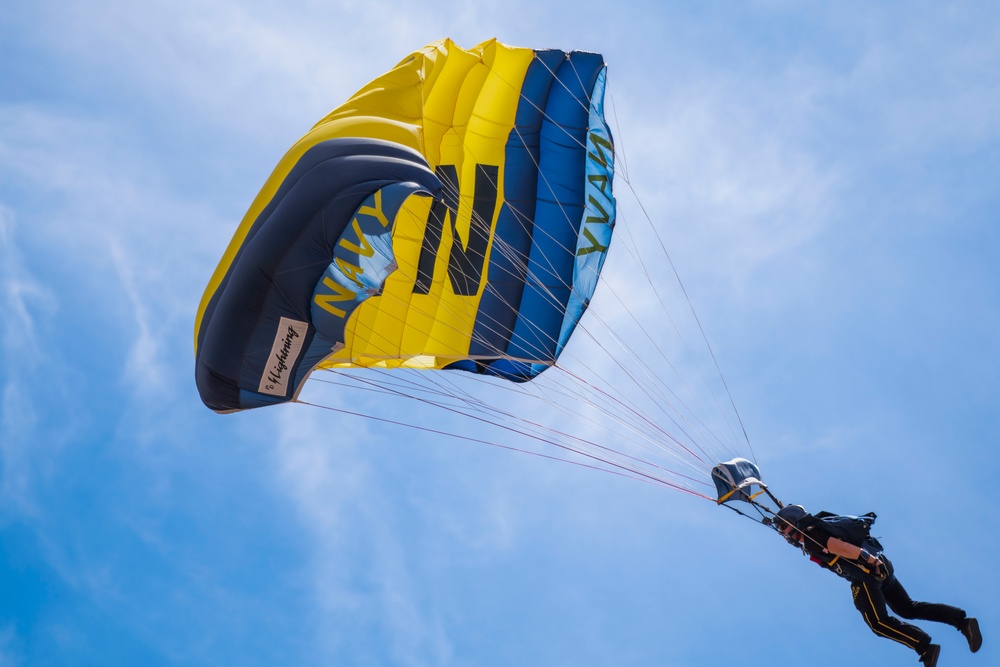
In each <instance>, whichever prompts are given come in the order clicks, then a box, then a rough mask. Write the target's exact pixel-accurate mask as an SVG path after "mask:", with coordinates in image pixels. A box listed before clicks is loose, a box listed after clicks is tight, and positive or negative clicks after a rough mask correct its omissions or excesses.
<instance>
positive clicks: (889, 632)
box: [798, 515, 966, 654]
mask: <svg viewBox="0 0 1000 667" xmlns="http://www.w3.org/2000/svg"><path fill="white" fill-rule="evenodd" d="M812 519H813V517H812V516H811V515H807V516H805V517H803V519H802V520H801V521H800V522H799V525H798V527H799V530H800V531H801V532H802V535H803V539H804V541H803V544H802V547H803V549H804V550H805V551H806V552H807V553H808V555H809V556H810V559H811V560H812V561H813V562H814V563H818V564H819V565H821V566H822V567H824V568H826V569H828V570H832V571H834V572H835V573H836V574H838V575H840V576H842V577H844V578H845V579H847V580H849V581H850V582H851V594H852V595H853V596H854V606H855V607H856V608H857V610H858V611H860V612H861V615H862V616H863V617H864V619H865V623H867V624H868V627H869V628H871V630H872V632H874V633H875V634H877V635H878V636H880V637H887V638H889V639H892V640H894V641H897V642H899V643H900V644H905V645H906V646H909V647H910V648H912V649H913V650H915V651H916V652H917V653H918V654H923V652H924V651H926V650H927V647H928V646H929V645H930V643H931V637H930V635H928V634H927V633H926V632H924V631H923V630H921V629H920V628H918V627H917V626H915V625H911V624H909V623H904V622H903V621H901V620H899V619H898V618H896V617H895V616H891V615H890V614H889V612H888V611H887V610H886V606H887V605H888V608H889V609H891V610H892V611H894V612H895V613H896V614H898V615H899V616H901V617H903V618H905V619H909V620H912V619H921V620H926V621H937V622H938V623H947V624H948V625H950V626H952V627H954V628H957V629H959V630H961V629H962V623H963V621H965V617H966V614H965V611H963V610H961V609H959V608H958V607H952V606H950V605H946V604H939V603H936V602H914V601H913V600H912V599H911V598H910V596H909V594H908V593H907V592H906V589H905V588H903V585H902V584H901V583H899V580H898V579H896V576H895V573H894V570H893V567H892V563H891V562H890V561H889V560H888V559H887V558H886V557H885V556H884V555H882V554H881V553H878V555H879V557H880V558H881V559H882V562H883V563H885V567H886V572H887V576H886V578H885V579H884V580H882V581H879V580H878V579H876V578H875V577H874V576H873V575H872V574H870V573H866V572H865V571H864V570H863V569H862V568H861V567H859V565H860V564H859V563H858V562H856V561H851V560H847V559H844V558H840V557H837V556H834V555H833V554H830V553H827V552H825V547H826V544H827V540H829V539H830V537H832V535H830V533H829V532H827V531H826V530H825V529H824V528H823V526H822V524H820V523H819V522H815V521H812ZM876 544H877V543H876ZM866 546H867V545H866ZM870 551H871V552H872V553H873V554H874V553H876V551H877V549H870Z"/></svg>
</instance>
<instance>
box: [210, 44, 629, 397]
mask: <svg viewBox="0 0 1000 667" xmlns="http://www.w3.org/2000/svg"><path fill="white" fill-rule="evenodd" d="M605 76H606V68H605V65H604V61H603V58H602V57H601V56H600V55H598V54H594V53H585V52H579V51H573V52H568V53H567V52H563V51H556V50H532V49H527V48H514V47H509V46H505V45H503V44H501V43H499V42H497V41H496V40H491V41H488V42H484V43H482V44H480V45H478V46H476V47H474V48H472V49H470V50H465V49H461V48H459V47H457V46H455V44H454V43H452V42H451V41H450V40H444V41H441V42H437V43H434V44H431V45H429V46H427V47H426V48H424V49H422V50H420V51H417V52H416V53H413V54H412V55H410V56H408V57H407V58H405V59H404V60H403V61H402V62H400V63H399V64H398V65H397V66H396V67H395V68H394V69H393V70H391V71H390V72H388V73H387V74H385V75H383V76H381V77H379V78H378V79H375V80H374V81H372V82H371V83H369V84H368V85H367V86H365V87H364V88H362V89H361V90H360V91H358V93H357V94H355V95H354V96H353V97H351V98H350V99H349V100H348V101H347V102H345V103H344V104H343V105H341V106H340V107H338V108H336V109H335V110H334V111H332V112H331V113H330V114H329V115H327V116H326V117H325V118H323V119H322V120H321V121H319V123H317V124H316V125H315V126H314V127H313V128H312V130H310V131H309V132H308V133H307V134H306V135H305V136H304V137H303V138H302V139H300V140H299V141H298V143H296V144H295V145H294V146H293V147H292V148H291V149H290V150H289V151H288V153H287V154H286V155H285V157H284V158H283V159H282V160H281V161H280V162H279V163H278V165H277V167H276V168H275V170H274V172H273V173H272V174H271V176H270V178H269V179H268V180H267V182H266V183H265V184H264V187H263V188H262V189H261V191H260V193H259V194H258V195H257V197H256V199H255V200H254V202H253V204H252V205H251V207H250V209H249V210H248V211H247V213H246V216H245V217H244V218H243V221H242V223H241V224H240V226H239V228H238V229H237V231H236V234H235V236H234V237H233V239H232V241H231V242H230V245H229V247H228V249H227V250H226V253H225V255H224V256H223V258H222V260H221V262H220V263H219V266H218V267H217V268H216V270H215V273H214V275H213V276H212V278H211V281H210V282H209V284H208V287H207V288H206V290H205V294H204V296H203V298H202V301H201V305H200V307H199V309H198V315H197V320H196V323H195V357H196V372H195V375H196V380H197V384H198V389H199V392H200V393H201V397H202V400H203V401H204V402H205V404H206V405H208V406H209V407H210V408H212V409H214V410H216V411H219V412H229V411H235V410H241V409H246V408H254V407H260V406H264V405H269V404H274V403H280V402H283V401H287V400H290V399H293V398H294V397H295V396H297V394H298V391H299V390H300V389H301V387H302V384H303V382H304V381H305V379H306V378H307V377H308V375H309V373H310V372H312V370H314V369H315V368H316V367H318V366H319V367H329V368H348V367H372V366H378V367H383V368H395V367H408V368H425V369H462V370H467V371H474V372H478V373H484V374H490V375H495V376H499V377H503V378H506V379H510V380H515V381H524V380H530V379H531V378H533V377H535V376H536V375H538V374H539V373H541V372H542V371H544V370H545V369H546V368H548V367H550V366H551V365H553V364H554V363H555V362H556V359H557V358H558V356H559V354H560V352H561V351H562V349H563V347H564V346H565V345H566V343H567V341H568V339H569V337H570V335H571V334H572V332H573V330H574V328H575V327H576V325H577V323H578V321H579V319H580V317H581V316H582V314H583V312H584V311H585V310H586V308H587V306H588V304H589V301H590V299H591V297H592V296H593V293H594V290H595V288H596V285H597V279H598V275H599V273H600V270H601V267H602V265H603V263H604V259H605V255H606V252H607V249H608V245H609V243H610V240H611V234H612V228H613V225H614V220H615V201H614V198H613V196H612V192H611V182H612V173H613V170H614V150H613V142H612V137H611V134H610V132H609V130H608V127H607V124H606V122H605V120H604V102H603V101H604V88H605Z"/></svg>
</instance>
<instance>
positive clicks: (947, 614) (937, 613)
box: [882, 570, 965, 630]
mask: <svg viewBox="0 0 1000 667" xmlns="http://www.w3.org/2000/svg"><path fill="white" fill-rule="evenodd" d="M890 572H891V570H890ZM882 594H883V595H884V596H885V601H886V602H887V603H888V604H889V608H890V609H892V610H893V611H894V612H896V613H897V614H899V615H900V616H902V617H903V618H909V619H915V618H918V619H921V620H924V621H936V622H938V623H947V624H948V625H950V626H951V627H953V628H957V629H958V630H961V629H962V626H963V624H964V623H965V610H963V609H959V608H958V607H952V606H951V605H947V604H940V603H937V602H914V601H913V600H911V599H910V596H909V594H908V593H907V592H906V589H905V588H903V584H901V583H899V579H896V577H895V576H894V575H893V574H890V575H889V577H888V578H886V580H885V581H884V582H882Z"/></svg>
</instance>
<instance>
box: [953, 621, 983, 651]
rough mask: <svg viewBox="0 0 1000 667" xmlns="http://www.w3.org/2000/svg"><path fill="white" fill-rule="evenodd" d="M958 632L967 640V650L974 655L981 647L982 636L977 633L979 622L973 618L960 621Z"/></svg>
mask: <svg viewBox="0 0 1000 667" xmlns="http://www.w3.org/2000/svg"><path fill="white" fill-rule="evenodd" d="M958 630H959V632H961V633H962V634H963V635H965V638H966V639H968V640H969V650H970V651H972V652H973V653H975V652H976V651H978V650H979V647H980V646H982V645H983V635H982V634H980V632H979V621H977V620H976V619H974V618H967V619H965V620H964V621H962V627H960V628H959V629H958Z"/></svg>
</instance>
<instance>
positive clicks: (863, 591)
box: [851, 581, 931, 655]
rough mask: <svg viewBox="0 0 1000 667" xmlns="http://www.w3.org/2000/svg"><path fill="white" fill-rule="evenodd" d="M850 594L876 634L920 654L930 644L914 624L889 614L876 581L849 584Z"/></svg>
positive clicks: (928, 638)
mask: <svg viewBox="0 0 1000 667" xmlns="http://www.w3.org/2000/svg"><path fill="white" fill-rule="evenodd" d="M851 594H852V595H853V596H854V606H855V607H856V608H857V610H858V611H860V612H861V616H862V617H863V618H864V619H865V623H867V624H868V627H869V628H871V630H872V632H874V633H875V634H877V635H878V636H880V637H886V638H888V639H891V640H893V641H897V642H899V643H900V644H904V645H906V646H909V647H910V648H912V649H913V650H914V651H916V652H917V653H918V654H920V655H923V653H924V651H926V650H927V647H928V646H930V644H931V637H930V635H928V634H927V633H926V632H924V631H923V630H921V629H920V628H918V627H917V626H915V625H910V624H909V623H904V622H903V621H901V620H899V619H898V618H896V617H894V616H890V615H889V611H888V610H887V609H886V608H885V598H884V597H883V596H882V590H881V588H880V587H879V585H878V583H876V582H874V581H872V582H864V581H862V582H854V583H852V584H851Z"/></svg>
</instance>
